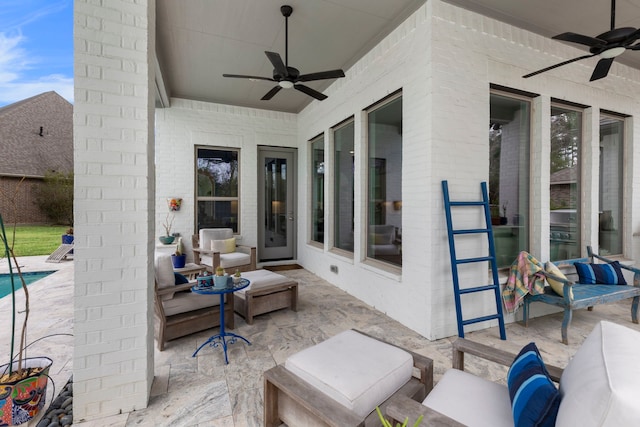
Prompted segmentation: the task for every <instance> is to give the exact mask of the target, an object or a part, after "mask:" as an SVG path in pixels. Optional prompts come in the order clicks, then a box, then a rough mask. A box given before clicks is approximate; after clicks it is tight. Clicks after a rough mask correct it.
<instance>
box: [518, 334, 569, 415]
mask: <svg viewBox="0 0 640 427" xmlns="http://www.w3.org/2000/svg"><path fill="white" fill-rule="evenodd" d="M507 386H508V388H509V398H510V400H511V410H512V412H513V422H514V425H515V426H516V427H529V426H541V427H542V426H545V427H553V426H554V425H555V423H556V416H557V415H558V407H559V406H560V393H559V392H558V389H556V386H555V384H553V381H551V378H549V373H548V372H547V368H546V367H545V366H544V362H543V361H542V357H541V356H540V352H539V351H538V347H536V344H535V343H533V342H532V343H529V344H527V345H526V346H524V347H523V348H522V350H520V353H518V355H517V356H516V358H515V359H514V361H513V363H512V364H511V367H510V368H509V372H508V373H507Z"/></svg>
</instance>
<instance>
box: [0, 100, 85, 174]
mask: <svg viewBox="0 0 640 427" xmlns="http://www.w3.org/2000/svg"><path fill="white" fill-rule="evenodd" d="M49 170H54V171H58V172H72V171H73V105H71V103H69V101H67V100H66V99H64V98H63V97H61V96H60V95H58V94H57V93H56V92H53V91H51V92H45V93H41V94H40V95H36V96H33V97H31V98H27V99H24V100H22V101H18V102H16V103H13V104H10V105H7V106H5V107H2V108H0V176H1V175H16V176H22V175H26V176H44V174H45V172H47V171H49Z"/></svg>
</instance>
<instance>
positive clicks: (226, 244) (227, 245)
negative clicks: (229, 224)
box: [211, 237, 236, 254]
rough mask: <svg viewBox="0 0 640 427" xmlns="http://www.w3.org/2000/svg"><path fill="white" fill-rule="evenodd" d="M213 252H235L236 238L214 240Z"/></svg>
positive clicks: (212, 244)
mask: <svg viewBox="0 0 640 427" xmlns="http://www.w3.org/2000/svg"><path fill="white" fill-rule="evenodd" d="M211 250H212V251H214V252H220V254H228V253H231V252H235V251H236V238H235V237H231V238H230V239H223V240H212V241H211Z"/></svg>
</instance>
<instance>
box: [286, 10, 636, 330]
mask: <svg viewBox="0 0 640 427" xmlns="http://www.w3.org/2000/svg"><path fill="white" fill-rule="evenodd" d="M580 52H581V51H579V50H578V49H575V48H572V47H569V46H566V45H565V44H562V43H556V42H553V41H550V40H548V39H546V38H543V37H540V36H537V35H534V34H531V33H529V32H527V31H524V30H520V29H518V28H514V27H511V26H509V25H506V24H503V23H500V22H498V21H495V20H492V19H489V18H485V17H481V16H479V15H476V14H473V13H471V12H468V11H466V10H463V9H460V8H457V7H454V6H452V5H450V4H447V3H443V2H441V1H438V0H433V1H429V2H428V3H427V4H426V5H425V6H424V7H422V8H421V9H420V10H419V11H417V12H416V13H415V14H414V15H413V16H412V17H410V18H409V19H408V20H407V21H406V22H405V23H403V24H402V25H400V27H399V28H397V29H396V30H395V31H394V33H393V34H391V35H390V36H389V37H388V38H387V39H385V40H383V41H382V43H381V44H380V45H379V46H377V47H375V48H374V49H373V50H372V51H371V52H370V53H369V54H367V55H366V56H365V57H364V58H363V59H362V60H361V61H359V62H358V63H356V64H355V65H354V66H353V67H352V68H351V69H350V70H347V72H346V74H347V77H346V78H345V79H341V80H338V81H336V83H334V84H333V85H332V86H331V87H330V88H329V89H328V90H327V91H326V93H327V94H328V95H329V98H328V99H327V100H325V101H323V102H322V103H318V102H314V103H312V104H311V105H310V106H309V107H307V108H306V109H305V110H304V111H303V112H302V113H301V114H300V117H299V136H298V143H299V144H300V147H301V151H302V150H304V147H305V145H304V144H303V141H305V140H307V139H308V138H309V137H311V136H313V135H315V134H317V133H319V132H322V131H323V130H326V129H329V128H330V127H331V126H333V125H335V124H336V123H339V122H340V121H342V120H344V119H346V118H347V117H349V116H351V115H355V117H356V129H358V128H361V127H362V126H363V121H362V116H361V113H360V112H361V111H362V110H363V109H364V108H366V106H368V105H370V104H372V103H373V102H375V101H377V100H378V99H380V98H382V97H384V96H385V95H386V94H388V93H390V92H393V91H394V90H397V89H399V88H402V90H403V112H404V124H403V144H404V153H403V169H404V171H403V190H402V194H403V199H404V200H403V206H402V215H403V219H402V224H403V242H402V246H403V272H402V276H401V277H392V278H390V277H389V273H388V272H386V271H384V270H380V269H376V268H371V267H370V266H368V265H367V264H365V263H363V262H361V261H360V260H361V259H362V252H359V251H358V249H356V257H355V261H353V260H351V259H347V258H341V257H339V256H337V255H335V254H332V253H329V252H323V251H320V250H319V249H318V248H317V247H313V246H310V245H307V244H306V242H305V241H304V239H303V238H302V237H300V238H299V241H298V247H299V251H298V252H299V260H300V262H301V263H302V264H303V265H304V266H305V267H306V268H308V269H310V270H312V271H314V272H315V273H316V274H318V275H320V276H322V277H324V278H326V279H328V280H330V281H332V282H334V283H336V284H338V285H339V286H341V287H343V288H345V289H346V290H347V291H349V292H350V293H353V294H354V295H356V296H357V297H358V298H360V299H362V300H363V301H365V302H367V303H369V304H371V305H373V306H375V307H378V308H379V309H381V310H382V311H384V312H386V313H387V314H389V315H390V316H391V317H393V318H395V319H397V320H400V321H401V322H403V323H404V324H405V325H407V326H409V327H411V328H412V329H415V330H416V331H418V332H420V333H421V334H423V335H425V336H427V337H429V338H439V337H444V336H450V335H454V334H456V322H455V308H454V305H453V295H452V280H451V271H450V266H449V255H448V242H447V239H446V225H445V221H444V211H443V204H442V192H441V188H440V181H441V180H443V179H447V180H449V185H450V189H451V192H452V196H454V197H456V198H458V199H461V200H466V199H468V200H472V199H479V197H480V182H481V181H487V180H488V164H489V151H488V137H487V128H488V123H489V86H490V84H492V83H493V84H498V85H502V86H506V87H512V88H514V89H520V90H524V91H529V92H534V93H539V94H541V102H534V112H533V113H534V116H533V119H532V142H531V143H532V152H533V156H532V160H531V161H532V178H531V180H532V194H534V195H535V197H536V202H534V203H533V204H532V221H534V225H533V227H534V228H533V230H534V233H537V234H536V235H535V236H532V238H531V243H532V251H536V252H538V253H542V254H548V250H549V247H548V238H546V237H545V236H544V235H545V233H546V232H545V231H543V230H548V214H546V213H547V212H548V188H549V182H548V180H549V174H548V149H549V137H548V129H549V121H548V115H549V113H548V111H549V110H548V108H549V105H550V97H554V98H559V99H567V100H569V101H572V102H577V103H582V104H585V105H590V106H595V107H597V108H598V109H599V108H604V109H608V110H611V111H616V112H620V113H623V114H629V115H634V114H635V115H638V113H640V108H639V107H638V104H637V102H636V101H635V100H636V99H638V95H640V85H639V83H638V81H640V78H639V74H640V73H639V72H638V71H637V70H631V69H629V68H627V67H623V66H619V65H618V64H616V65H615V66H614V67H613V68H612V70H611V74H610V76H609V77H607V79H604V80H601V81H599V82H596V83H588V80H589V76H590V74H591V71H592V68H593V66H594V63H595V60H594V61H591V62H590V61H584V62H580V63H576V64H573V65H572V66H569V67H565V68H562V69H558V70H555V71H554V72H552V73H547V74H543V75H540V76H538V77H536V78H532V79H523V78H522V77H521V76H522V75H523V74H526V73H527V72H529V71H532V70H535V69H538V68H542V67H544V66H547V65H549V64H551V63H555V62H559V61H561V60H562V59H564V58H567V57H574V56H577V55H579V54H581V53H580ZM536 108H537V110H536ZM540 109H542V111H540ZM636 122H637V121H636ZM591 123H597V120H596V121H592V122H591ZM637 127H638V125H637V124H636V125H634V126H633V129H636V131H635V132H628V137H630V138H633V134H635V135H637V134H638V131H637ZM594 133H595V134H597V129H591V130H590V132H589V133H587V135H589V134H594ZM359 138H362V135H358V134H357V135H356V146H358V144H359V143H360V144H364V140H361V141H358V139H359ZM629 142H630V143H631V144H632V139H630V140H629ZM585 145H586V146H587V147H590V146H592V145H593V141H592V140H591V139H590V140H588V141H585ZM545 150H546V151H545ZM357 153H358V150H357V149H356V156H357V155H358V154H357ZM300 154H301V155H300V158H301V159H306V158H307V156H306V154H305V153H302V152H301V153H300ZM636 157H637V154H636ZM627 158H628V159H629V163H630V164H629V165H628V168H633V161H632V160H631V156H629V157H627ZM595 163H597V162H595ZM595 167H597V165H596V164H591V165H590V166H589V170H588V171H585V173H587V174H595V175H596V176H597V169H596V170H594V168H595ZM307 170H308V168H305V167H304V166H302V167H301V168H300V183H301V184H302V183H306V182H307V180H308V176H307V174H306V171H307ZM359 176H360V177H363V176H364V175H363V174H362V173H360V174H359ZM633 180H634V181H633V182H634V186H636V187H637V185H638V178H633ZM363 181H364V180H363V179H359V180H358V181H357V182H356V192H357V191H358V188H360V189H362V185H363V184H362V183H363ZM359 186H360V187H359ZM631 193H632V192H631V191H629V194H628V195H629V196H632V194H631ZM636 194H638V193H637V191H636V192H633V195H636ZM361 198H362V195H360V194H356V200H361ZM589 200H590V199H589ZM628 200H632V202H631V203H629V206H637V205H638V203H639V200H638V197H637V196H635V197H629V198H628ZM540 201H542V202H540ZM592 205H593V204H592V203H591V204H590V211H589V212H587V214H588V215H590V216H591V217H592V215H591V214H592V212H591V210H592V209H593V206H592ZM306 206H308V200H305V199H302V200H300V204H299V209H301V213H302V210H303V209H304V208H305V207H306ZM636 212H637V210H636ZM627 214H628V215H629V217H632V211H631V210H627ZM299 218H300V219H301V220H300V232H299V233H298V234H299V236H306V235H307V233H306V232H305V231H306V229H307V228H308V227H309V224H308V222H307V221H306V220H305V215H303V214H301V215H299ZM360 218H362V219H360ZM595 218H597V215H596V216H595ZM463 220H464V221H469V222H473V221H474V220H477V217H475V218H474V217H473V216H471V217H465V218H464V219H463ZM637 221H638V215H637V214H636V215H635V217H633V218H630V219H629V221H628V223H627V224H626V225H627V229H628V230H630V232H631V231H634V230H635V228H637V225H635V226H634V224H636V223H637ZM363 223H364V215H362V211H360V215H358V214H356V229H357V231H356V233H358V232H359V233H360V234H361V233H362V230H363V229H364V228H363V227H364V226H363ZM584 226H585V227H587V228H586V229H585V230H589V229H590V228H591V227H592V226H593V224H592V223H588V224H585V225H584ZM361 240H362V239H361ZM357 241H358V236H356V242H357ZM628 241H629V243H631V242H632V241H631V239H628ZM485 246H486V244H484V243H482V242H477V243H472V244H465V245H458V250H459V251H464V252H468V253H469V254H476V255H478V254H482V253H486V250H484V249H483V248H484V247H485ZM625 253H626V254H627V256H628V257H632V256H633V254H632V252H631V251H630V250H628V251H626V252H625ZM319 255H324V256H319ZM636 257H638V254H636ZM331 264H337V265H338V266H339V274H338V275H335V274H333V273H330V272H329V266H330V265H331ZM486 277H487V269H486V268H471V269H469V270H466V271H465V272H464V273H462V281H463V282H464V281H465V280H467V282H466V283H467V284H469V285H470V284H476V285H479V284H481V282H483V281H485V280H486V281H487V282H486V283H488V282H489V279H488V278H487V279H485V278H486ZM469 280H470V281H471V283H469ZM478 281H479V282H478ZM475 305H476V306H475V307H470V308H471V309H472V311H470V312H467V313H466V316H467V317H470V316H472V315H474V314H482V313H486V312H487V310H491V308H492V307H493V305H494V304H493V302H492V299H491V297H490V296H487V298H485V299H483V300H482V301H479V302H477V303H476V304H475ZM468 308H469V307H468ZM510 319H512V317H510ZM480 326H483V325H478V326H477V327H480ZM469 329H470V328H467V330H469Z"/></svg>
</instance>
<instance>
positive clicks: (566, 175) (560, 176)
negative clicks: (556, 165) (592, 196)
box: [551, 166, 577, 185]
mask: <svg viewBox="0 0 640 427" xmlns="http://www.w3.org/2000/svg"><path fill="white" fill-rule="evenodd" d="M576 169H577V168H576V167H575V166H572V167H570V168H566V169H560V170H559V171H558V172H555V173H552V174H551V185H554V184H575V183H576V182H577V179H576V176H577V175H576Z"/></svg>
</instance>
